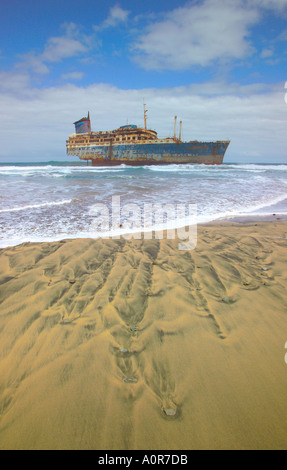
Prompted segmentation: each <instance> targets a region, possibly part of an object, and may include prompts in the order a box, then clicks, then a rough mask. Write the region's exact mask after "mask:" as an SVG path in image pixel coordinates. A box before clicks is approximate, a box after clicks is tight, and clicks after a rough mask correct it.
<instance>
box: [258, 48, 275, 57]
mask: <svg viewBox="0 0 287 470" xmlns="http://www.w3.org/2000/svg"><path fill="white" fill-rule="evenodd" d="M273 54H274V51H273V49H263V50H262V52H261V57H262V59H266V58H268V57H272V56H273Z"/></svg>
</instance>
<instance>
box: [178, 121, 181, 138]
mask: <svg viewBox="0 0 287 470" xmlns="http://www.w3.org/2000/svg"><path fill="white" fill-rule="evenodd" d="M181 126H182V121H179V136H178V140H179V141H181Z"/></svg>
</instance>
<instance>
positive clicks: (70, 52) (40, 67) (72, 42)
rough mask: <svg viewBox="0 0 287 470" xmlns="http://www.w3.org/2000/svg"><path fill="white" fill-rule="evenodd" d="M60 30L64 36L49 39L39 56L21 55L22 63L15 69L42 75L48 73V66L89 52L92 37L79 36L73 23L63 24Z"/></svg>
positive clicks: (33, 54)
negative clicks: (63, 32)
mask: <svg viewBox="0 0 287 470" xmlns="http://www.w3.org/2000/svg"><path fill="white" fill-rule="evenodd" d="M62 29H64V31H65V35H63V36H55V37H51V38H49V39H48V40H47V42H46V44H45V46H44V50H43V52H42V53H40V54H35V52H34V51H31V52H28V53H27V54H24V55H22V56H21V59H22V61H21V62H18V63H16V64H15V67H16V68H18V69H22V70H26V71H31V72H34V73H36V74H40V75H44V74H48V73H49V72H50V68H49V64H51V63H57V62H61V61H62V60H64V59H69V58H72V57H78V56H81V55H84V54H86V53H87V52H88V51H89V49H90V47H91V45H92V43H93V38H92V36H85V35H81V33H80V31H79V28H78V27H77V25H75V24H74V23H64V24H63V25H62Z"/></svg>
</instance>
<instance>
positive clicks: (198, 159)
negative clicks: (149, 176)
mask: <svg viewBox="0 0 287 470" xmlns="http://www.w3.org/2000/svg"><path fill="white" fill-rule="evenodd" d="M228 144H229V142H182V143H149V144H127V145H108V146H99V145H98V146H92V145H91V146H89V145H86V146H83V145H79V146H74V147H73V148H71V149H69V151H68V154H69V155H73V156H77V157H79V158H80V159H81V160H87V161H89V160H91V161H92V165H93V166H114V165H122V164H126V165H132V166H136V165H157V164H158V165H160V164H172V163H178V164H179V163H181V164H183V163H199V164H200V163H204V164H206V165H220V164H222V162H223V158H224V154H225V152H226V150H227V147H228Z"/></svg>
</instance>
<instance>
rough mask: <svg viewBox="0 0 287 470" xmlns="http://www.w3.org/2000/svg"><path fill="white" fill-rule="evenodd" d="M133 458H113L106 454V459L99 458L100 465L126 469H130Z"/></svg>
mask: <svg viewBox="0 0 287 470" xmlns="http://www.w3.org/2000/svg"><path fill="white" fill-rule="evenodd" d="M132 460H133V458H132V457H112V456H109V455H108V454H105V456H104V457H99V459H98V464H99V465H124V466H125V467H126V468H129V466H130V464H131V463H132Z"/></svg>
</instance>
